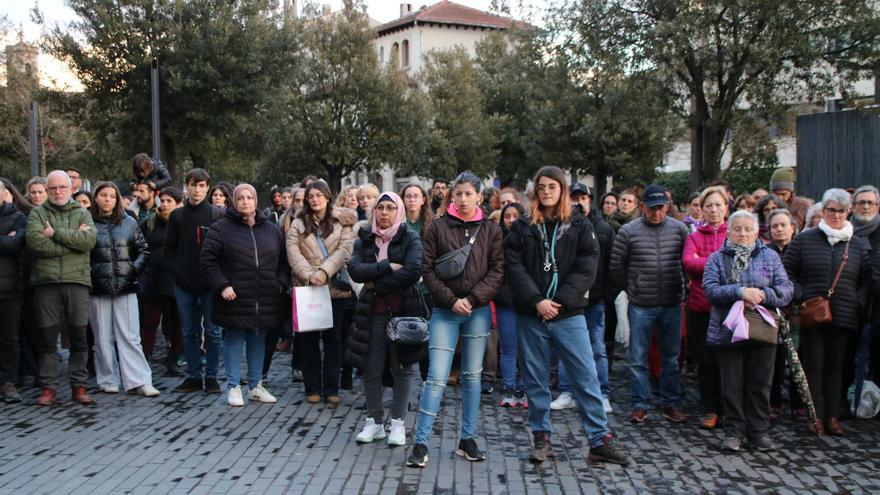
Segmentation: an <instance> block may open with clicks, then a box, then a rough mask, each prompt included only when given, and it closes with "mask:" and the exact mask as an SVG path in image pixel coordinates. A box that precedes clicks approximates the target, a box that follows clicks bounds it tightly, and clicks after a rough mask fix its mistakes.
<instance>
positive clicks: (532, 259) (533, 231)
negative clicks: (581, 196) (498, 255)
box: [504, 213, 599, 319]
mask: <svg viewBox="0 0 880 495" xmlns="http://www.w3.org/2000/svg"><path fill="white" fill-rule="evenodd" d="M546 230H547V235H548V236H552V235H553V231H554V225H553V224H547V225H546ZM555 253H556V266H557V269H558V274H559V277H558V282H557V284H558V286H557V289H556V295H555V296H554V297H553V300H554V301H556V302H558V303H559V304H561V305H562V307H561V308H559V315H558V316H557V317H556V319H563V318H568V317H570V316H574V315H577V314H583V310H584V308H585V307H586V306H587V303H588V302H589V301H588V299H587V292H588V291H589V290H590V287H592V286H593V282H594V281H595V280H596V270H597V269H598V265H599V244H598V242H597V241H596V234H595V233H594V232H593V225H592V224H591V223H590V221H589V220H588V219H587V218H586V217H584V216H583V215H581V214H579V213H574V214H573V215H572V217H571V219H570V220H569V223H567V224H561V225H559V227H558V230H557V233H556V249H555ZM544 257H545V256H544V234H543V233H542V231H541V228H540V226H539V225H532V224H531V223H530V220H528V219H523V218H520V219H519V220H517V221H516V222H515V223H514V224H513V226H512V227H511V229H510V234H508V236H507V240H506V241H504V260H505V262H506V265H505V266H506V269H507V272H506V276H507V279H508V280H509V282H510V286H511V287H512V288H513V289H514V290H513V297H514V308H516V312H517V313H518V314H521V315H525V316H530V317H532V318H535V317H537V316H538V313H537V309H536V305H537V304H538V303H539V302H541V301H543V300H544V299H546V294H547V288H548V287H549V286H550V280H551V277H552V273H551V272H550V271H546V270H544Z"/></svg>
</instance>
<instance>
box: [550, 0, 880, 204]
mask: <svg viewBox="0 0 880 495" xmlns="http://www.w3.org/2000/svg"><path fill="white" fill-rule="evenodd" d="M560 11H561V14H560V15H559V18H558V19H557V21H558V22H559V25H560V26H561V28H560V32H562V33H567V34H569V35H570V36H568V37H567V38H566V40H565V44H566V48H567V50H568V51H569V53H570V54H571V55H572V56H573V57H576V58H578V59H581V60H584V61H585V63H588V64H589V65H591V66H593V67H594V68H595V69H596V70H600V71H601V70H606V69H609V68H613V69H614V70H619V71H625V72H630V71H635V70H644V69H650V70H654V71H655V72H656V74H657V75H658V77H659V80H660V82H661V84H662V87H663V89H664V90H665V91H666V92H668V93H669V94H673V95H676V96H677V97H678V106H677V108H678V109H679V111H680V112H681V113H682V115H683V116H684V117H685V118H686V122H687V125H688V127H689V129H690V130H691V132H692V139H693V140H694V153H693V154H692V166H691V171H692V184H693V185H692V188H694V189H695V188H696V187H698V186H699V185H700V184H701V182H702V181H703V180H709V179H714V178H717V177H718V176H719V173H720V166H721V156H722V150H723V147H724V144H725V140H726V139H728V138H729V137H730V130H731V128H732V126H733V124H734V122H735V120H736V118H737V116H738V115H740V114H741V113H742V112H743V111H744V108H745V107H746V106H748V107H750V111H754V110H755V109H758V110H760V109H761V108H766V107H770V106H773V105H774V104H776V103H779V102H781V101H782V102H793V101H797V100H799V99H802V98H807V99H811V100H814V101H815V99H817V98H819V97H821V96H823V95H828V94H830V92H831V91H832V90H833V89H834V88H835V85H837V84H839V85H840V86H843V87H844V88H845V87H846V84H847V83H848V82H850V81H852V80H853V79H855V78H858V77H864V76H867V75H869V74H870V71H872V70H873V71H876V70H877V69H878V68H880V56H878V50H880V15H878V11H877V10H876V4H875V2H872V1H871V0H853V1H850V0H807V1H804V0H780V1H775V2H767V1H764V0H735V1H734V0H709V1H701V2H690V1H683V0H675V1H662V2H661V1H657V0H572V1H570V2H569V3H568V6H567V8H565V9H561V10H560ZM734 139H736V137H735V136H734Z"/></svg>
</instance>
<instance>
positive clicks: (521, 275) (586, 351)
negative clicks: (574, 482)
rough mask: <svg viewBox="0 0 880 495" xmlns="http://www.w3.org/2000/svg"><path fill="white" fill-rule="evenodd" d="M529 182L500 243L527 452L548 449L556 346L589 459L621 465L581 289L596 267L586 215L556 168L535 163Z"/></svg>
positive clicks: (534, 457)
mask: <svg viewBox="0 0 880 495" xmlns="http://www.w3.org/2000/svg"><path fill="white" fill-rule="evenodd" d="M534 184H535V186H534V187H535V194H534V198H533V199H532V204H531V206H530V208H529V218H528V219H525V218H521V219H519V220H517V221H516V222H515V223H514V224H513V228H512V229H511V232H510V234H509V235H508V237H507V240H506V241H505V243H504V246H505V253H504V254H505V258H504V259H505V263H506V265H505V266H506V268H507V276H508V278H509V280H510V284H511V285H512V286H513V287H516V291H514V305H515V307H516V312H517V322H516V327H517V328H516V330H517V337H518V339H519V346H518V349H519V350H520V353H521V357H520V363H521V364H522V366H523V383H524V385H525V391H526V395H527V396H528V398H529V426H530V428H531V430H532V438H533V446H532V451H531V454H530V459H531V461H532V462H543V461H544V460H546V459H547V458H548V457H550V456H552V455H553V454H552V450H551V444H550V435H551V433H552V430H553V428H552V426H551V424H550V398H551V396H550V384H549V380H548V377H549V376H550V360H551V354H552V352H551V351H552V349H553V348H554V347H555V348H556V350H557V352H558V353H559V359H560V360H561V362H562V364H563V365H564V366H565V369H566V370H567V371H568V376H569V378H570V382H571V393H572V395H573V396H574V399H575V401H576V402H577V404H578V409H579V411H580V414H581V423H582V424H583V427H584V430H586V432H587V435H588V437H589V443H590V453H589V459H590V460H591V461H594V462H611V463H616V464H624V465H626V464H629V463H630V462H632V461H631V459H630V458H629V456H627V455H626V453H624V452H623V450H622V449H621V448H620V447H619V446H618V444H617V443H616V441H614V440H613V438H612V436H611V433H610V431H609V429H608V419H607V417H606V415H605V406H604V403H603V396H602V391H601V389H600V386H599V376H598V373H597V370H596V362H595V360H594V359H593V353H592V352H591V351H592V345H591V344H590V339H589V332H588V329H587V323H586V319H585V318H584V309H585V308H586V306H587V304H588V303H589V301H588V299H587V298H586V297H584V295H585V294H586V293H587V292H588V291H589V290H590V287H591V286H592V285H593V281H594V280H595V278H596V273H597V271H598V262H599V246H598V243H597V241H596V235H595V232H594V230H593V226H592V224H591V223H590V221H589V220H588V219H587V218H586V217H584V216H583V215H581V214H580V213H578V212H577V211H573V209H572V207H571V203H570V202H569V200H568V195H567V193H568V180H567V179H566V177H565V173H564V172H563V171H562V170H561V169H559V168H558V167H552V166H548V167H543V168H541V169H540V170H538V173H537V174H535V178H534Z"/></svg>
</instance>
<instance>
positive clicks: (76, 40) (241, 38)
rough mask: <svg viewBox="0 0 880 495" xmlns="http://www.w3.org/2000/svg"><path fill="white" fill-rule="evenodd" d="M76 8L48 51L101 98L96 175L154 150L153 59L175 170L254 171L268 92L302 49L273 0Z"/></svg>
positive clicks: (95, 1)
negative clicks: (151, 124) (152, 109)
mask: <svg viewBox="0 0 880 495" xmlns="http://www.w3.org/2000/svg"><path fill="white" fill-rule="evenodd" d="M68 4H69V6H70V8H71V9H72V10H73V11H74V13H75V14H76V15H77V19H76V20H74V21H73V22H72V23H71V25H70V26H69V27H62V26H55V27H54V28H52V30H51V32H50V33H49V35H48V36H47V41H46V43H45V48H46V49H47V50H48V51H49V52H50V53H52V54H54V55H55V56H56V57H58V58H59V59H61V60H64V61H66V62H68V63H69V65H70V66H71V68H72V69H73V70H74V72H75V73H76V74H77V76H78V77H79V79H80V81H81V82H82V83H83V85H84V87H85V94H84V96H85V98H86V100H87V101H90V102H94V110H95V111H94V113H93V115H91V116H90V120H89V124H90V128H91V131H92V132H93V134H94V136H95V139H96V141H97V142H96V150H97V153H96V155H95V156H94V162H93V163H91V164H90V168H89V170H88V171H89V172H92V173H94V172H97V171H100V172H102V174H107V175H110V176H112V175H116V176H128V174H129V173H130V172H129V171H128V166H127V163H128V157H130V156H132V155H134V154H135V153H137V152H141V151H145V150H148V149H150V143H151V126H150V119H151V114H150V110H151V108H150V105H151V99H150V65H151V62H152V60H153V59H157V60H158V61H159V66H160V74H161V81H162V83H161V86H160V99H161V105H162V107H161V110H162V143H163V151H164V156H163V157H162V158H163V159H165V161H166V162H168V163H169V165H171V167H172V169H177V168H179V167H181V166H202V167H208V168H210V169H211V171H212V172H214V173H215V176H221V177H224V176H225V177H228V178H244V177H247V176H248V174H250V173H252V172H253V171H254V170H255V166H256V163H257V161H256V159H255V158H253V157H254V156H256V154H257V152H258V151H259V150H260V149H261V143H262V140H263V138H264V132H265V129H266V126H265V125H264V124H265V116H266V113H267V108H268V105H267V102H268V100H269V95H271V94H274V93H275V92H276V88H277V81H279V80H280V79H281V77H282V76H283V75H284V74H286V73H287V72H290V71H291V70H292V69H293V68H294V66H295V58H294V55H295V54H296V53H297V50H296V46H297V33H296V31H295V30H294V29H292V28H290V26H289V25H287V24H285V23H283V22H282V19H281V17H280V15H279V14H277V13H276V12H277V5H276V2H275V1H274V0H230V1H223V2H217V1H212V0H192V1H187V2H180V1H176V0H127V1H122V0H70V1H69V2H68ZM120 154H122V156H120ZM107 175H102V176H107Z"/></svg>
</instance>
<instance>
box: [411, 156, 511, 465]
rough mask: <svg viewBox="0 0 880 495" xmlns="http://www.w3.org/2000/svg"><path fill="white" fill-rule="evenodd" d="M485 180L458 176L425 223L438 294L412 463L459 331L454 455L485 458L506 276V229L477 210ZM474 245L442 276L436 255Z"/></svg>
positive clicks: (429, 272) (423, 455) (425, 256)
mask: <svg viewBox="0 0 880 495" xmlns="http://www.w3.org/2000/svg"><path fill="white" fill-rule="evenodd" d="M480 186H481V182H480V178H479V177H477V176H476V175H474V174H472V173H469V172H464V173H462V174H461V175H459V176H458V177H457V178H456V179H455V181H454V182H453V187H452V194H451V201H448V203H449V206H448V207H447V208H446V212H445V215H443V216H441V217H439V218H437V219H436V220H434V221H433V222H431V225H430V226H429V227H428V231H427V232H426V233H425V236H424V238H423V241H422V244H423V252H422V278H423V280H424V282H425V285H426V286H427V287H428V291H429V292H430V293H431V297H432V298H433V300H434V312H433V314H432V315H431V322H430V338H429V341H428V355H429V358H428V362H429V367H428V379H427V381H425V384H424V387H423V388H422V398H421V401H420V402H419V419H418V424H417V425H416V434H415V445H414V446H413V449H412V451H411V452H410V455H409V458H408V459H407V462H406V463H407V465H408V466H414V467H424V466H425V465H426V464H427V462H428V435H429V434H430V433H431V427H432V426H433V424H434V418H435V417H436V416H437V411H438V410H439V409H440V400H441V399H442V398H443V390H444V389H445V388H446V381H447V380H448V379H449V370H450V367H451V366H452V356H453V354H454V353H455V345H456V343H458V338H459V336H461V378H462V379H461V396H462V404H461V439H460V441H459V443H458V449H457V450H456V454H458V455H460V456H462V457H464V458H465V459H467V460H469V461H482V460H484V459H485V458H486V456H485V454H483V452H482V451H480V449H479V448H478V447H477V442H476V440H475V438H474V437H476V430H477V425H476V423H477V413H478V412H479V409H480V373H481V372H482V365H483V354H484V352H485V351H486V339H487V337H488V335H489V329H490V327H491V325H492V312H491V310H490V307H489V302H490V301H492V299H493V298H494V297H495V294H496V293H497V292H498V288H499V287H500V286H501V282H502V279H503V278H504V248H503V244H502V240H501V229H500V228H499V227H498V225H497V224H495V222H493V221H491V220H489V219H488V218H486V217H485V216H484V215H483V210H482V209H481V208H480V198H481V195H480ZM467 243H470V244H471V252H470V255H469V256H468V258H467V262H466V263H465V266H464V269H463V271H462V272H461V273H459V274H458V275H457V276H452V277H450V278H446V279H445V280H441V279H440V277H439V276H438V275H437V273H436V272H435V269H436V266H437V260H438V259H439V258H440V257H441V256H443V255H444V254H446V253H449V252H451V251H454V250H456V249H459V248H461V247H463V246H464V245H465V244H467Z"/></svg>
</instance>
